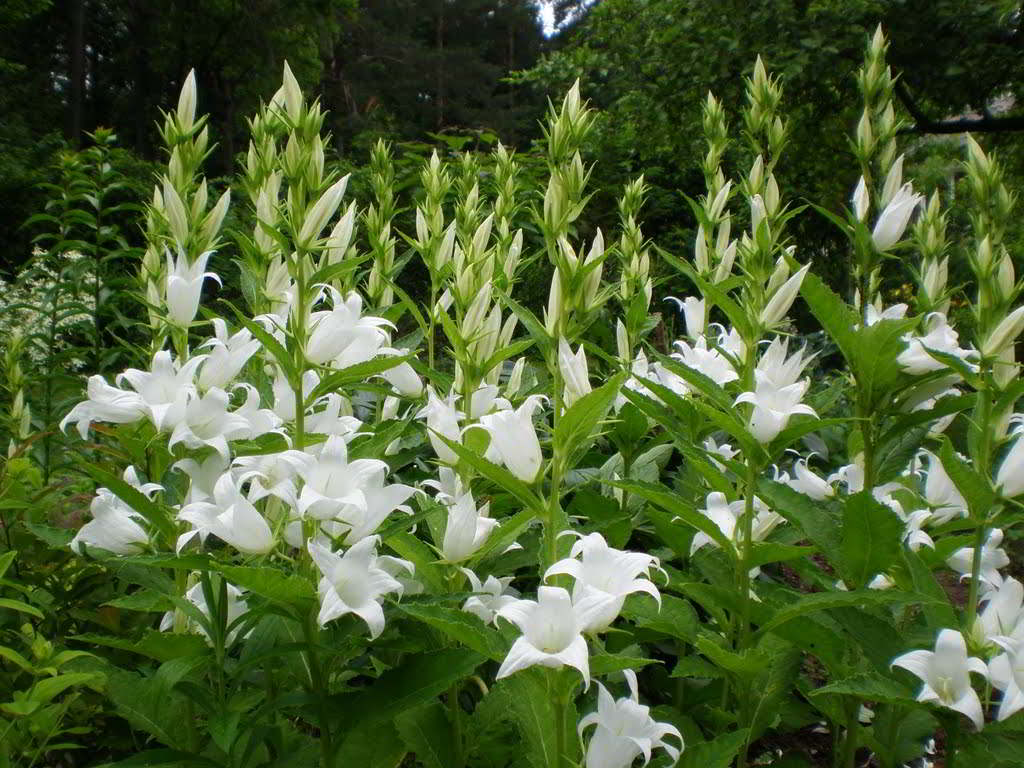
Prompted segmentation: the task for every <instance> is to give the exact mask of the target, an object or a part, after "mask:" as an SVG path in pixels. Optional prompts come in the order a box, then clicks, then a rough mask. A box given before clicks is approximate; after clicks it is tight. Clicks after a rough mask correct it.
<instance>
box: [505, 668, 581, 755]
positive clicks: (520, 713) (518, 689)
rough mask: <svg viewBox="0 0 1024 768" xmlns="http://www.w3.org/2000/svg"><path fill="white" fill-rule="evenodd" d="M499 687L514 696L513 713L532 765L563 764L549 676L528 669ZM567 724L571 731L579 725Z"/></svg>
mask: <svg viewBox="0 0 1024 768" xmlns="http://www.w3.org/2000/svg"><path fill="white" fill-rule="evenodd" d="M498 686H501V687H503V688H504V689H505V690H507V691H508V693H509V694H510V698H511V700H512V712H513V713H514V714H515V718H516V724H517V725H518V727H519V734H520V736H521V737H522V739H523V744H522V746H523V748H524V750H525V752H526V758H527V760H529V763H530V765H532V766H533V768H551V766H554V765H561V764H563V762H564V761H562V760H560V759H559V757H558V753H557V750H556V741H557V738H556V736H555V711H554V707H553V706H552V701H551V693H550V692H549V691H548V686H547V684H546V681H545V675H544V674H543V673H542V672H541V671H540V670H538V669H524V670H522V671H520V672H516V673H515V674H514V675H512V676H511V677H507V678H505V679H504V680H501V681H499V682H498ZM496 687H497V686H496ZM566 709H571V707H567V708H566ZM567 725H568V728H570V729H571V728H573V727H575V723H572V724H567ZM567 732H568V733H571V732H572V731H571V730H567Z"/></svg>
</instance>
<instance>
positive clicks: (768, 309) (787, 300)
mask: <svg viewBox="0 0 1024 768" xmlns="http://www.w3.org/2000/svg"><path fill="white" fill-rule="evenodd" d="M810 268H811V265H810V264H805V265H804V266H803V267H802V268H801V269H800V271H799V272H797V273H796V274H795V275H793V276H792V277H791V278H789V280H787V281H786V283H785V285H783V286H782V287H781V288H780V289H779V290H778V291H776V292H775V295H774V296H772V298H771V300H770V301H769V302H768V304H767V305H766V306H765V308H764V310H763V311H762V312H761V317H760V321H761V325H762V326H764V327H765V328H766V329H767V328H774V327H775V326H776V325H777V324H778V323H779V321H781V320H782V319H783V318H784V317H785V316H786V313H787V312H788V311H789V308H790V307H791V306H792V305H793V302H794V301H795V300H796V297H797V294H798V293H799V292H800V285H801V284H802V283H803V281H804V276H805V275H806V274H807V270H808V269H810Z"/></svg>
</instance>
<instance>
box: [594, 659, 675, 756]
mask: <svg viewBox="0 0 1024 768" xmlns="http://www.w3.org/2000/svg"><path fill="white" fill-rule="evenodd" d="M623 675H625V677H626V682H627V683H628V684H629V691H630V695H629V696H623V697H622V698H621V699H618V700H616V699H613V698H612V695H611V694H610V693H608V691H607V690H606V689H605V687H604V686H603V685H601V684H600V683H598V684H597V689H598V690H597V711H596V712H591V713H590V714H589V715H585V716H584V717H583V718H582V719H581V720H580V724H579V727H578V728H577V732H578V733H579V736H580V738H581V739H582V738H583V731H584V730H586V729H587V728H589V727H590V726H592V725H593V726H595V730H594V735H593V736H591V738H590V744H589V745H587V756H586V761H585V763H584V765H585V766H586V768H631V766H633V765H635V760H636V758H638V757H639V756H640V755H643V756H644V762H643V765H647V764H648V763H649V762H650V761H651V752H652V751H653V750H655V749H658V748H661V749H664V750H665V751H666V752H667V753H668V756H669V757H670V758H672V764H673V765H674V764H675V762H676V761H677V760H679V753H680V752H681V751H682V749H683V735H682V734H681V733H679V730H678V729H677V728H676V727H675V726H674V725H669V724H668V723H659V722H656V721H655V720H654V718H653V717H651V714H650V707H647V706H645V705H643V704H641V703H640V695H639V692H638V691H637V684H636V673H635V672H634V671H633V670H631V669H627V670H624V671H623ZM666 736H674V737H675V738H677V739H679V746H678V747H676V746H674V745H673V744H669V743H668V742H667V741H665V737H666Z"/></svg>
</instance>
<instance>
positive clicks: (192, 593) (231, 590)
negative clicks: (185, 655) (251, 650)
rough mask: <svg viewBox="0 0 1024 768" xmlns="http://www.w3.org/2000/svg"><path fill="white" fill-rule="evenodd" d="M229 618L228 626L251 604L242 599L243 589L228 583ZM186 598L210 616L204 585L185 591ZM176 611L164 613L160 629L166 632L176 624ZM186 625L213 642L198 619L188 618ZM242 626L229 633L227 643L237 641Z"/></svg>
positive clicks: (197, 585)
mask: <svg viewBox="0 0 1024 768" xmlns="http://www.w3.org/2000/svg"><path fill="white" fill-rule="evenodd" d="M225 586H226V587H227V596H228V601H227V614H228V616H227V618H228V624H227V625H228V626H229V627H230V626H231V625H232V624H234V623H235V621H237V620H238V619H240V618H241V617H242V616H244V615H245V614H246V613H247V612H248V611H249V605H248V604H247V603H246V602H245V600H243V599H242V595H243V594H245V593H244V592H243V591H242V590H240V589H239V588H238V587H236V586H235V585H234V584H227V585H225ZM185 599H186V600H188V601H189V602H190V603H192V605H194V606H195V607H196V608H198V609H199V611H200V613H202V614H203V616H205V617H206V618H210V608H209V606H208V605H207V604H206V595H204V594H203V585H202V584H196V585H194V586H193V587H192V588H191V589H189V590H188V591H187V592H186V593H185ZM174 613H175V612H174V611H168V612H167V613H165V614H164V617H163V618H162V619H161V620H160V631H161V632H166V631H167V630H169V629H171V627H173V626H174ZM186 626H187V627H188V630H189V631H190V632H196V633H198V634H200V635H202V636H203V637H205V638H206V640H207V642H211V640H210V636H209V634H207V632H206V629H205V628H204V627H203V625H202V624H200V623H199V622H198V621H195V620H194V619H192V618H191V617H189V618H187V620H186ZM240 629H241V627H235V628H234V629H232V630H231V632H229V633H228V637H227V644H228V645H231V644H232V643H234V642H235V639H236V638H237V637H238V632H239V630H240Z"/></svg>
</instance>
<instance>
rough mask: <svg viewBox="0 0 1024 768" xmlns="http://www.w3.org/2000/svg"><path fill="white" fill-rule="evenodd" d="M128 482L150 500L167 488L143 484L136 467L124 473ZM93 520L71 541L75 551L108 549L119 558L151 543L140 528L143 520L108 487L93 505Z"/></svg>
mask: <svg viewBox="0 0 1024 768" xmlns="http://www.w3.org/2000/svg"><path fill="white" fill-rule="evenodd" d="M123 478H124V481H125V482H126V483H128V484H129V485H130V486H132V487H133V488H135V489H137V490H138V491H139V492H141V493H143V494H145V495H146V496H147V497H152V495H153V494H154V493H156V492H157V491H162V490H163V487H162V486H160V485H158V484H157V483H145V484H142V483H140V482H139V478H138V475H136V474H135V468H134V467H128V468H127V469H126V470H125V471H124V475H123ZM89 511H90V512H91V513H92V520H90V521H89V522H88V523H86V524H85V525H83V526H82V527H81V528H80V529H79V530H78V533H76V534H75V537H74V538H73V539H72V540H71V543H70V545H69V546H70V547H71V551H72V552H78V553H82V552H83V546H82V545H85V546H87V547H95V548H96V549H105V550H106V551H107V552H113V553H114V554H115V555H136V554H138V553H139V552H141V551H142V550H143V549H144V548H145V547H146V545H147V544H148V543H149V534H147V533H146V530H145V529H144V528H143V527H142V526H141V525H139V522H141V521H142V519H143V518H142V517H141V516H140V515H139V514H138V513H137V512H135V510H133V509H132V508H131V507H129V506H128V505H127V504H126V503H125V502H123V501H121V499H119V498H118V497H117V496H115V495H114V494H113V493H112V492H111V491H110V490H108V489H107V488H99V489H97V491H96V495H95V496H94V497H93V500H92V503H91V504H90V505H89Z"/></svg>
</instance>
